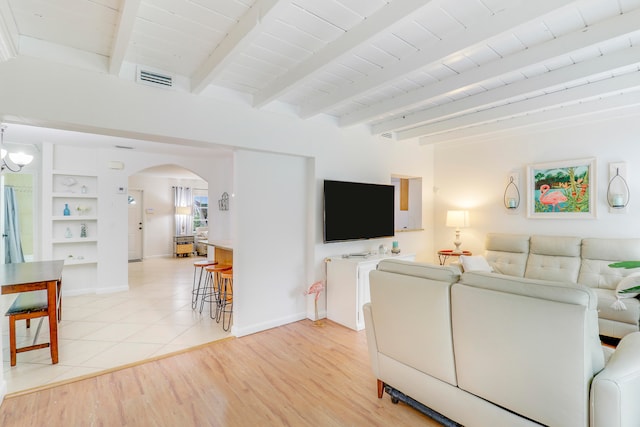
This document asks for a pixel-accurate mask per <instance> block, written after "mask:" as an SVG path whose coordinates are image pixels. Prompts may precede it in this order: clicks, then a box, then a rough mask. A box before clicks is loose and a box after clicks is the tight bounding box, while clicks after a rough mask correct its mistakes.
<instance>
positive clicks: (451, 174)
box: [434, 114, 640, 253]
mask: <svg viewBox="0 0 640 427" xmlns="http://www.w3.org/2000/svg"><path fill="white" fill-rule="evenodd" d="M639 119H640V114H639V115H637V116H635V117H634V116H630V117H620V118H617V119H612V120H610V121H606V122H599V121H591V122H585V123H583V124H582V125H580V126H575V127H571V128H565V129H556V130H553V131H547V132H537V133H531V134H526V135H518V136H509V137H503V138H496V139H494V140H491V141H485V142H478V143H468V144H455V145H446V144H443V145H438V146H436V147H435V178H434V180H435V186H436V187H437V195H436V205H437V209H436V215H435V230H436V239H435V242H436V247H437V248H451V247H452V246H453V244H452V241H453V238H454V230H453V229H449V228H446V227H444V223H445V216H446V211H447V209H459V208H468V209H469V211H470V219H471V227H470V228H465V229H462V236H461V239H462V242H463V243H462V247H463V248H464V249H467V250H471V251H473V252H475V253H481V252H482V250H483V248H484V238H485V235H486V233H488V232H508V233H524V234H530V233H535V234H549V235H569V236H571V235H573V236H583V237H639V236H640V221H638V214H639V213H640V197H639V196H638V194H640V193H639V191H640V144H638V135H639V134H640V120H639ZM591 157H593V158H596V162H597V164H596V169H597V171H596V172H597V175H596V182H595V184H596V191H597V203H596V211H597V219H593V220H592V219H579V220H566V219H528V218H527V216H526V209H527V203H526V188H527V187H526V183H527V179H526V166H527V165H528V164H532V163H544V162H553V161H558V160H571V159H582V158H591ZM619 161H624V162H627V168H628V174H629V175H628V182H629V186H630V188H631V203H630V205H629V212H628V213H627V214H614V213H609V210H608V206H607V204H606V190H607V184H608V180H609V174H608V164H609V163H610V162H619ZM512 170H515V171H517V172H519V173H520V189H521V195H522V203H521V206H520V208H519V209H518V212H517V213H516V214H510V213H509V212H508V211H507V209H505V208H504V206H503V199H502V198H503V194H504V189H505V186H506V184H507V182H508V181H507V179H508V174H509V172H511V171H512Z"/></svg>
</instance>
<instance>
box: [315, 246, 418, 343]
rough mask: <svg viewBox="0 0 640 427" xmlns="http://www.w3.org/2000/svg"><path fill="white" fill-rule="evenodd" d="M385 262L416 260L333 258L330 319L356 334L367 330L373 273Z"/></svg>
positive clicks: (412, 256) (329, 285)
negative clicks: (365, 314)
mask: <svg viewBox="0 0 640 427" xmlns="http://www.w3.org/2000/svg"><path fill="white" fill-rule="evenodd" d="M383 259H401V260H405V261H413V260H415V254H399V255H369V256H367V257H349V258H343V257H331V258H329V259H328V260H327V318H328V319H330V320H333V321H334V322H337V323H340V324H341V325H344V326H346V327H348V328H351V329H355V330H356V331H359V330H362V329H364V317H363V315H362V306H363V305H364V304H365V303H367V302H369V301H370V300H371V294H370V292H369V272H371V271H372V270H375V269H376V267H377V266H378V263H379V262H380V261H381V260H383Z"/></svg>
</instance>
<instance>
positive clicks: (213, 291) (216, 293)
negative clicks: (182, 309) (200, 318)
mask: <svg viewBox="0 0 640 427" xmlns="http://www.w3.org/2000/svg"><path fill="white" fill-rule="evenodd" d="M231 268H232V267H231V265H229V264H216V265H208V266H206V267H204V269H205V271H206V272H207V277H206V278H205V284H204V291H203V294H202V302H201V303H200V313H202V309H203V308H204V303H205V302H208V303H209V317H211V318H212V319H216V321H218V318H219V315H220V312H219V310H220V290H221V288H220V284H221V281H220V273H221V272H223V271H226V270H231ZM214 303H215V305H216V308H215V313H214V311H213V304H214Z"/></svg>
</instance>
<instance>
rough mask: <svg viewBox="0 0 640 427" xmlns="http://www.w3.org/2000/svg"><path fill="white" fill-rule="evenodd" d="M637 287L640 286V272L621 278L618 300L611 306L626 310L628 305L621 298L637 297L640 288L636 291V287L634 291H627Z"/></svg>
mask: <svg viewBox="0 0 640 427" xmlns="http://www.w3.org/2000/svg"><path fill="white" fill-rule="evenodd" d="M635 287H640V273H633V274H630V275H628V276H627V277H625V278H623V279H622V280H620V282H619V283H618V286H617V287H616V300H615V301H614V302H613V304H611V308H613V309H615V310H626V309H627V306H626V305H624V303H623V302H622V300H621V298H635V297H636V296H638V295H639V294H640V289H638V292H635V289H634V291H632V292H625V291H626V290H627V289H632V288H635Z"/></svg>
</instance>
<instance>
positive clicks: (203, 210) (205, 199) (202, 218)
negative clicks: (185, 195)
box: [193, 189, 209, 230]
mask: <svg viewBox="0 0 640 427" xmlns="http://www.w3.org/2000/svg"><path fill="white" fill-rule="evenodd" d="M208 218H209V193H208V191H207V190H198V189H194V190H193V228H194V230H195V229H196V228H198V227H207V226H208V224H209V222H208Z"/></svg>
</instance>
